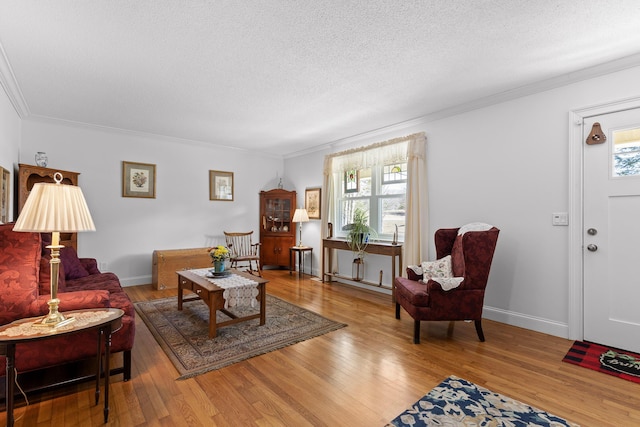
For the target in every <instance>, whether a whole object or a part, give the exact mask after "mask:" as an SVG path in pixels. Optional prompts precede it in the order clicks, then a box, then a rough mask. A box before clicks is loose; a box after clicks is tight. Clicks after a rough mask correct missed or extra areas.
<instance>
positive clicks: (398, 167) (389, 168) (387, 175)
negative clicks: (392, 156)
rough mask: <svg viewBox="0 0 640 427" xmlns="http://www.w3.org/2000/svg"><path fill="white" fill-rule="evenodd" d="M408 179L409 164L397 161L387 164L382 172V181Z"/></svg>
mask: <svg viewBox="0 0 640 427" xmlns="http://www.w3.org/2000/svg"><path fill="white" fill-rule="evenodd" d="M406 180H407V164H406V163H396V164H393V165H385V166H384V168H383V172H382V183H383V184H384V183H387V182H394V181H406Z"/></svg>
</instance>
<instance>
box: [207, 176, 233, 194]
mask: <svg viewBox="0 0 640 427" xmlns="http://www.w3.org/2000/svg"><path fill="white" fill-rule="evenodd" d="M209 200H222V201H225V202H233V172H223V171H209Z"/></svg>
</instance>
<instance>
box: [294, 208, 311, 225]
mask: <svg viewBox="0 0 640 427" xmlns="http://www.w3.org/2000/svg"><path fill="white" fill-rule="evenodd" d="M308 221H309V215H308V214H307V210H306V209H296V211H295V212H294V214H293V222H308Z"/></svg>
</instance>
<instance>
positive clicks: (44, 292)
mask: <svg viewBox="0 0 640 427" xmlns="http://www.w3.org/2000/svg"><path fill="white" fill-rule="evenodd" d="M13 226H14V224H0V325H4V324H7V323H10V322H12V321H14V320H16V319H21V318H25V317H35V316H41V315H45V314H47V313H48V311H49V307H48V305H47V301H48V300H49V299H50V295H49V293H50V284H49V277H50V274H49V273H50V268H49V259H50V257H49V254H48V249H45V248H44V246H46V244H48V242H47V240H50V236H49V235H41V234H40V233H25V232H15V231H13ZM60 260H61V264H60V274H59V279H58V280H59V285H58V299H59V300H60V305H59V310H60V311H61V312H64V311H69V310H79V309H87V308H100V307H112V308H120V309H122V310H123V311H124V313H125V314H124V317H123V318H122V328H121V329H120V330H118V331H117V332H115V333H114V334H113V335H112V344H111V352H112V353H117V352H124V353H123V366H122V368H121V369H116V370H115V372H122V373H123V374H124V380H125V381H127V380H129V379H130V378H131V349H132V348H133V342H134V336H135V310H134V307H133V304H132V303H131V300H130V299H129V297H128V296H127V294H126V293H125V292H124V290H123V289H122V287H121V286H120V281H119V280H118V277H117V276H116V275H115V274H113V273H101V272H100V271H99V270H98V268H97V263H96V260H95V259H91V258H78V256H77V254H76V252H75V250H74V249H73V248H63V249H62V251H61V254H60ZM96 349H97V336H96V334H95V333H94V332H91V331H88V332H84V333H78V334H73V335H69V336H66V337H59V338H55V339H52V340H46V341H41V342H33V343H29V344H25V345H22V344H18V345H17V346H16V363H15V367H16V369H17V371H18V373H19V374H20V373H24V372H29V371H34V370H39V369H42V368H48V367H53V366H56V365H60V364H65V363H69V362H74V361H78V360H83V359H88V358H95V356H96ZM5 371H6V360H5V358H4V357H0V376H4V375H5ZM113 372H114V371H112V373H113Z"/></svg>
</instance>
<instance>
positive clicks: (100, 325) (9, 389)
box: [0, 308, 124, 426]
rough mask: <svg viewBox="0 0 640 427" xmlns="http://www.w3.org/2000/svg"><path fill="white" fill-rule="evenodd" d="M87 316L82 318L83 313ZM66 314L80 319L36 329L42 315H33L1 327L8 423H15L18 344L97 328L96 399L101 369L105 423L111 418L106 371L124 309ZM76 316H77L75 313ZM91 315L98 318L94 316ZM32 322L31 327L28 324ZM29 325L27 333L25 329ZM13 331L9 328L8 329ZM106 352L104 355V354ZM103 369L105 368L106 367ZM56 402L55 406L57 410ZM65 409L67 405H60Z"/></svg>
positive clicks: (26, 343)
mask: <svg viewBox="0 0 640 427" xmlns="http://www.w3.org/2000/svg"><path fill="white" fill-rule="evenodd" d="M85 314H86V315H87V317H83V315H85ZM65 315H66V316H67V317H76V318H77V319H78V320H76V321H75V322H73V323H71V324H70V325H67V326H63V327H61V328H35V327H33V326H30V325H31V324H33V323H34V322H36V321H38V320H40V319H41V318H42V316H40V317H32V318H28V319H20V320H16V321H14V322H12V323H9V324H7V325H3V326H0V355H3V356H6V358H7V379H6V382H5V397H6V408H7V426H13V423H14V421H15V420H14V417H13V396H14V393H15V390H14V387H15V379H16V374H15V371H14V369H13V368H14V366H15V356H16V345H17V344H20V345H21V346H28V345H29V344H30V343H33V342H36V341H42V340H47V339H50V338H53V337H58V336H61V335H68V334H75V333H78V332H82V331H88V330H94V329H95V330H96V331H97V334H98V349H99V351H98V354H97V358H98V359H97V360H98V363H97V364H96V365H97V372H96V389H95V399H96V400H95V402H96V405H97V404H98V401H99V400H100V378H101V376H102V372H105V375H104V422H105V423H106V422H107V421H108V420H109V378H110V377H111V375H108V374H106V373H107V372H109V370H110V369H109V360H110V358H111V354H110V348H111V334H112V333H113V332H116V331H117V330H118V329H120V328H121V327H122V316H123V315H124V311H122V310H120V309H119V308H96V309H86V310H75V311H67V312H65ZM74 315H75V316H74ZM92 317H96V318H95V319H92ZM27 325H29V326H27ZM25 326H27V328H28V329H27V330H28V333H26V332H23V331H24V329H23V328H25ZM8 330H10V331H8ZM103 337H104V338H105V339H104V352H103V351H102V348H103V345H102V338H103ZM103 354H104V356H103ZM103 368H104V370H103ZM55 407H56V405H53V408H54V410H55ZM61 409H62V410H64V408H61Z"/></svg>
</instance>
